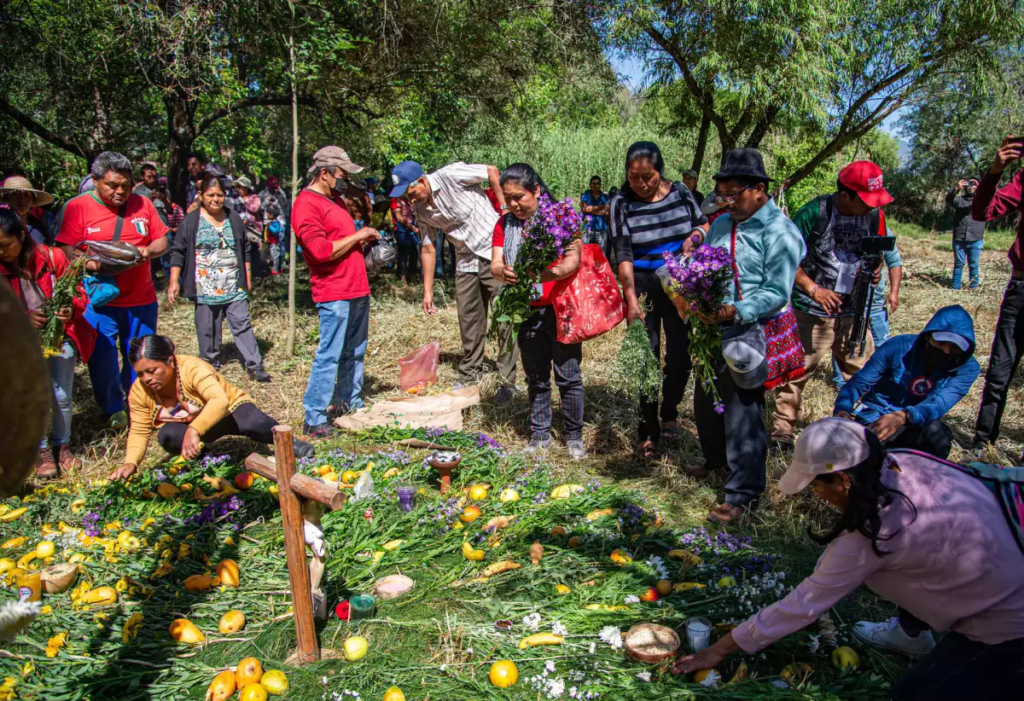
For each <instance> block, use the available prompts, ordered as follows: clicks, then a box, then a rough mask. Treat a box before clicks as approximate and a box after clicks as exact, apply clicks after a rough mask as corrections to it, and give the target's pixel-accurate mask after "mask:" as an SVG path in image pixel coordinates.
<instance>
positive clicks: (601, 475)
mask: <svg viewBox="0 0 1024 701" xmlns="http://www.w3.org/2000/svg"><path fill="white" fill-rule="evenodd" d="M894 228H895V229H896V231H897V234H898V236H899V237H900V249H901V251H902V255H903V261H904V271H905V273H904V286H903V293H902V298H901V305H900V308H899V310H898V311H897V313H896V314H895V315H894V316H893V318H892V326H893V333H894V334H899V333H916V332H918V331H919V330H920V329H921V328H922V327H923V326H924V325H925V323H926V322H927V321H928V319H929V318H930V317H931V316H932V314H934V312H935V311H936V310H937V309H939V308H940V307H942V306H945V305H949V304H961V305H963V306H964V307H965V308H966V309H967V310H968V311H969V312H970V313H971V315H972V316H973V317H974V320H975V327H976V331H977V336H978V359H979V361H980V362H981V364H982V368H983V370H984V368H985V366H986V365H987V360H988V353H989V348H990V344H991V338H992V331H993V329H994V328H995V323H996V319H997V316H998V311H999V303H1000V300H1001V297H1002V291H1003V289H1004V287H1005V283H1006V280H1007V279H1008V277H1009V270H1010V268H1009V264H1008V262H1007V260H1006V256H1005V253H1004V252H1005V250H1006V248H1007V246H1008V245H1009V242H1010V241H1011V240H1012V236H1011V235H1009V234H1007V233H992V234H990V236H989V239H988V241H987V244H988V245H987V246H986V250H985V251H984V252H983V254H982V268H983V278H984V283H983V285H982V287H981V288H980V289H978V290H974V291H959V292H957V291H953V290H951V289H950V288H949V283H950V276H951V267H952V254H951V252H950V250H951V249H950V244H949V235H948V234H946V233H934V232H927V231H924V230H922V229H920V228H918V227H914V226H911V225H899V224H897V225H895V227H894ZM299 274H300V285H299V294H298V298H299V304H298V334H297V343H296V353H295V356H294V357H287V356H286V354H285V352H284V348H285V339H286V334H287V288H286V280H285V279H284V278H276V279H272V280H268V281H267V282H265V283H264V284H263V285H262V286H260V288H259V289H258V290H257V291H256V293H255V295H254V300H253V303H252V314H253V323H254V326H255V328H256V335H257V337H258V339H259V342H260V345H261V348H262V350H263V352H264V358H265V364H266V368H267V370H268V371H269V372H271V373H272V375H273V378H274V381H273V383H271V384H256V383H254V382H252V381H250V380H249V378H248V377H247V376H246V374H245V372H244V370H243V368H242V367H241V365H240V364H239V363H238V362H237V355H236V353H235V351H234V346H233V344H232V343H231V341H230V334H229V332H227V331H225V352H226V354H227V357H229V358H231V359H232V362H231V363H230V364H228V365H227V366H226V368H225V371H224V372H225V375H226V376H227V377H228V379H229V380H230V381H232V382H234V383H237V384H238V385H240V386H243V387H245V388H246V389H247V390H248V391H249V392H250V393H251V394H252V395H253V396H254V397H255V399H256V401H257V403H258V404H259V406H260V407H261V408H263V409H264V410H265V411H267V413H269V414H271V415H273V416H274V417H276V418H277V419H278V420H280V421H282V422H288V423H291V424H292V425H293V426H295V427H300V426H301V425H302V415H303V412H302V396H303V393H304V392H305V389H306V381H307V377H308V373H309V368H310V363H311V361H312V357H313V354H314V351H315V349H316V343H317V322H316V311H315V308H314V306H313V304H312V300H311V298H310V295H309V288H308V284H306V283H305V282H302V281H301V279H302V277H303V275H304V274H305V269H304V268H303V267H300V269H299ZM372 286H373V301H372V305H371V319H370V332H369V345H368V350H367V355H366V386H365V397H366V398H367V400H368V401H373V400H375V399H381V398H386V397H391V396H395V395H396V394H398V393H399V368H398V363H397V361H398V359H399V358H400V357H402V356H403V355H405V354H407V353H408V352H410V351H411V350H413V349H415V348H418V347H420V346H422V345H424V344H426V343H428V342H429V341H431V340H433V339H438V340H440V342H441V348H442V357H441V365H440V368H439V373H438V384H437V389H436V390H435V391H442V390H443V389H446V388H448V387H450V386H452V385H453V384H454V383H455V382H456V375H455V362H456V361H457V359H458V357H459V355H460V341H459V334H458V321H457V317H456V309H455V303H454V299H453V295H452V290H451V289H449V288H448V287H447V286H445V285H443V284H442V285H440V286H439V288H438V291H437V306H438V308H439V310H440V312H439V313H438V314H437V315H436V316H435V317H432V318H427V317H425V316H424V315H423V314H422V312H421V310H420V304H419V302H420V295H421V292H420V288H419V287H416V286H412V285H399V284H397V283H396V280H395V278H394V277H393V276H392V275H382V276H379V277H377V278H376V279H375V280H374V281H373V283H372ZM161 297H162V295H161ZM161 303H162V304H164V302H163V301H162V302H161ZM159 330H160V332H161V333H163V334H167V335H169V336H171V337H172V338H174V340H175V341H176V343H177V344H178V346H179V349H180V350H181V352H184V353H195V352H196V350H197V347H196V340H195V331H194V327H193V323H192V308H191V305H189V304H188V303H179V304H177V305H176V306H174V307H171V308H168V307H166V306H163V307H162V308H161V313H160V322H159ZM622 337H623V328H622V327H621V326H620V328H618V329H616V330H615V331H613V332H612V333H609V334H607V335H606V336H604V337H602V338H599V339H596V340H594V341H590V342H588V343H586V344H585V346H584V354H583V355H584V358H583V373H584V378H585V384H586V429H585V433H584V439H585V442H586V446H587V449H588V451H589V453H590V457H589V458H588V459H587V460H585V461H583V462H580V463H572V462H570V461H569V460H568V459H567V457H566V454H565V450H564V447H561V446H560V445H559V446H558V447H556V449H555V450H554V451H553V452H552V454H551V456H550V459H551V462H552V463H553V464H554V465H555V466H556V469H558V470H559V471H561V472H563V473H565V476H566V477H570V476H573V475H575V476H577V477H578V478H580V479H582V478H584V477H586V478H594V477H596V478H598V479H601V480H615V481H617V482H620V483H623V484H625V485H626V486H628V487H635V488H637V489H641V490H642V491H644V492H645V493H646V494H647V495H648V496H649V497H650V498H651V499H652V500H653V501H654V502H655V503H656V504H658V506H659V507H661V508H662V509H663V510H664V511H665V512H666V513H667V514H668V515H669V516H670V518H672V519H673V520H675V521H677V522H679V523H681V524H684V525H686V524H699V523H701V522H702V520H703V516H704V514H705V513H706V512H707V510H708V509H709V508H712V507H713V506H715V505H716V504H717V503H719V495H718V493H717V490H718V489H719V488H720V486H721V484H722V482H723V481H724V477H723V476H722V475H716V476H714V477H712V478H711V479H710V480H709V481H707V482H696V481H694V480H691V479H689V478H687V477H685V476H683V475H682V473H681V472H680V469H679V467H680V465H682V464H685V463H687V462H691V461H700V460H701V456H700V449H699V444H698V442H697V437H696V428H695V425H694V422H693V413H692V394H691V393H689V392H688V393H687V396H686V398H685V399H684V401H683V404H682V406H681V407H680V410H681V422H682V425H683V429H684V430H683V431H682V436H681V439H680V441H679V444H678V446H677V447H676V448H674V449H673V450H671V451H670V452H668V453H667V454H666V455H665V456H664V457H663V458H662V459H661V460H660V461H659V462H657V463H655V464H647V463H644V462H642V461H640V460H638V459H636V458H635V457H634V456H633V453H632V447H633V436H632V434H631V429H630V419H631V416H632V409H631V407H630V406H629V405H628V403H627V402H626V401H625V399H624V398H623V395H622V394H621V393H620V392H619V391H617V390H616V389H615V388H614V386H613V385H612V384H611V383H612V375H613V368H614V361H615V357H616V354H617V352H618V348H619V345H620V343H621V340H622ZM830 377H831V367H830V366H828V367H826V366H825V365H824V364H823V366H822V367H819V368H818V370H817V372H816V373H815V374H814V376H813V377H812V379H811V381H810V383H809V384H808V388H807V392H806V393H805V397H806V407H805V411H806V420H807V421H812V420H814V419H817V418H820V417H823V416H827V415H830V414H831V408H832V404H833V401H834V397H835V389H834V388H833V386H832V384H831V381H830ZM982 385H983V380H982V379H980V378H979V380H978V382H977V383H975V385H974V387H973V388H972V390H971V393H970V395H969V396H968V397H967V398H966V399H964V401H962V402H961V403H960V404H958V405H957V406H956V407H955V408H954V409H953V411H952V412H951V413H950V415H949V417H948V421H949V424H950V425H951V427H952V428H953V430H954V433H955V434H956V437H957V439H958V441H960V443H961V445H963V446H965V447H966V446H969V444H970V438H971V435H972V432H973V425H974V419H975V416H976V413H977V409H978V404H979V400H980V395H981V390H982ZM494 387H495V380H494V379H493V376H491V379H487V380H485V381H484V387H483V390H484V396H485V397H489V396H490V394H491V393H492V392H493V390H494ZM520 389H522V379H521V374H520ZM75 397H76V412H75V423H74V440H75V444H76V449H77V450H79V451H80V452H81V453H82V457H83V458H84V459H85V468H84V471H83V473H82V474H80V475H73V476H71V477H72V479H82V478H85V479H88V478H92V477H98V476H101V475H102V476H105V475H106V474H107V473H108V472H109V471H110V470H111V469H112V468H113V467H115V466H116V465H118V464H119V462H120V460H121V458H122V456H123V449H124V440H123V436H121V435H117V434H115V433H114V432H113V431H110V430H109V429H105V428H104V427H103V423H102V418H101V416H100V415H99V412H98V409H97V408H96V406H95V404H94V403H93V401H92V394H91V389H90V387H89V382H88V376H87V373H85V372H84V371H80V372H79V378H78V381H77V385H76V388H75ZM1022 402H1024V388H1022V384H1021V381H1020V380H1019V379H1018V380H1017V381H1016V382H1014V384H1013V387H1012V390H1011V394H1010V398H1009V402H1008V405H1007V411H1006V415H1005V418H1004V422H1003V436H1004V438H1003V440H1002V441H1001V442H1000V444H999V446H998V449H997V450H996V451H993V452H992V454H991V455H990V459H991V460H993V461H1000V462H1003V463H1006V464H1009V462H1010V461H1011V460H1015V459H1016V458H1017V457H1018V456H1019V455H1020V450H1021V444H1022V443H1024V430H1022V427H1021V422H1020V419H1021V407H1022ZM771 411H772V403H771V400H769V413H770V412H771ZM527 412H528V404H527V401H526V398H525V392H524V391H520V392H519V393H518V394H517V396H516V399H515V400H514V401H513V402H511V403H509V404H507V405H504V406H495V405H493V404H491V403H489V402H485V403H483V404H481V405H479V406H477V407H474V408H473V409H472V410H470V411H469V412H468V415H467V427H468V428H469V429H473V430H479V431H483V432H486V433H488V434H490V435H492V436H494V437H496V438H497V439H498V440H500V441H501V442H502V443H503V444H505V445H507V446H509V447H511V448H518V447H521V446H523V445H525V443H526V440H527ZM769 421H770V416H769ZM555 422H556V426H555V428H556V432H557V430H558V426H559V419H558V416H557V412H556V419H555ZM225 443H227V446H226V447H227V448H228V449H232V448H233V449H235V450H236V451H237V452H239V453H240V454H244V452H245V451H246V450H248V448H249V447H248V446H245V445H241V444H238V443H235V442H227V441H226V442H225ZM339 443H343V444H344V443H349V441H345V440H344V439H342V440H341V441H339ZM963 456H964V453H963V451H962V450H961V449H959V448H955V449H954V455H953V457H954V458H959V457H963ZM157 458H159V459H163V456H162V455H160V450H159V448H158V447H157V446H156V445H155V442H154V444H153V446H152V448H151V451H150V459H157ZM784 469H785V466H784V465H783V464H781V463H780V462H773V463H772V464H770V465H769V473H770V477H771V478H772V479H770V487H769V492H768V494H767V495H766V497H765V499H764V502H763V504H762V508H761V509H760V510H759V511H758V512H756V514H755V516H754V517H753V518H752V519H749V520H748V522H747V523H746V524H744V525H743V527H742V529H743V530H744V531H745V532H746V533H747V534H749V535H751V536H752V537H753V538H754V539H755V543H759V544H760V546H761V547H763V548H765V549H770V550H774V551H776V552H783V553H784V554H785V555H786V563H785V564H786V566H787V567H791V568H793V569H794V570H795V571H796V572H797V573H800V572H801V571H806V569H807V568H809V567H810V566H812V565H813V562H814V559H815V558H816V557H817V555H818V554H819V553H820V548H819V547H818V546H815V545H813V544H811V543H810V541H809V540H807V539H806V537H805V536H804V532H805V531H806V528H807V525H808V524H809V523H810V524H818V525H820V524H821V523H823V522H824V519H826V518H827V511H826V510H825V509H824V508H823V507H821V506H820V505H819V504H817V503H815V502H814V501H813V500H812V499H811V498H810V497H799V498H796V499H785V498H782V497H781V495H779V494H778V493H777V492H776V491H775V489H774V483H775V480H776V479H777V478H778V477H779V476H780V475H781V473H782V472H783V471H784ZM876 605H877V604H876V602H875V600H874V599H873V598H871V597H859V598H858V599H857V600H855V601H854V602H853V603H852V604H851V606H854V607H856V612H857V613H858V614H859V613H863V612H864V610H863V608H862V607H863V606H867V607H868V608H871V609H873V608H874V607H875V606H876Z"/></svg>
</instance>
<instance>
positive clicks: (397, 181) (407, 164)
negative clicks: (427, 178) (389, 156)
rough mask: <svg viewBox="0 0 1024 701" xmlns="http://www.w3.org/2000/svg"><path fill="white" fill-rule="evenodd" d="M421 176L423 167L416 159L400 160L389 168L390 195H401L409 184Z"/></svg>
mask: <svg viewBox="0 0 1024 701" xmlns="http://www.w3.org/2000/svg"><path fill="white" fill-rule="evenodd" d="M422 177H423V168H422V166H420V164H419V163H417V162H416V161H402V162H401V163H399V164H398V165H396V166H395V167H394V168H392V169H391V184H392V185H394V187H393V188H391V197H401V196H402V195H404V194H405V191H406V190H408V189H409V186H410V185H412V184H413V183H414V182H416V181H417V180H419V179H420V178H422Z"/></svg>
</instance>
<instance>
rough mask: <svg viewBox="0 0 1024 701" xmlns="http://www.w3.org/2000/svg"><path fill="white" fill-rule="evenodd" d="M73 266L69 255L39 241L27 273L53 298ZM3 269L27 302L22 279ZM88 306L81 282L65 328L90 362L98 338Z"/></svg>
mask: <svg viewBox="0 0 1024 701" xmlns="http://www.w3.org/2000/svg"><path fill="white" fill-rule="evenodd" d="M51 261H52V265H51ZM70 265H71V264H70V263H69V262H68V257H67V256H66V255H64V251H62V250H60V249H59V248H50V247H49V246H40V245H38V244H37V245H36V247H35V254H34V255H33V256H32V258H31V259H30V260H29V261H28V268H29V270H28V272H29V274H30V275H31V276H32V277H33V279H34V280H35V281H36V284H37V285H39V289H40V290H41V291H42V293H43V294H44V295H46V297H47V298H50V297H52V296H53V284H54V282H56V280H57V278H59V277H60V276H61V275H63V274H64V271H65V270H67V269H68V268H69V267H70ZM0 270H2V271H3V274H4V276H5V277H6V278H7V281H8V282H9V283H11V288H12V289H13V290H14V294H15V295H17V296H18V299H19V300H21V301H22V302H24V298H23V297H22V294H21V278H20V277H19V276H17V275H12V274H11V272H10V271H9V270H8V268H7V266H6V265H2V264H0ZM88 305H89V298H88V297H87V296H86V294H85V288H84V287H83V286H82V285H81V283H79V285H78V294H76V295H75V299H74V302H73V303H72V306H71V321H69V322H68V323H67V324H66V325H65V326H64V331H65V332H66V333H67V335H68V339H69V340H70V341H71V345H73V346H74V347H75V351H76V352H77V353H78V357H79V358H81V359H82V361H83V362H86V361H88V360H89V357H90V356H91V355H92V351H93V349H94V348H95V347H96V337H97V332H96V329H94V328H93V327H92V325H91V324H89V322H88V321H86V320H85V308H86V307H87V306H88Z"/></svg>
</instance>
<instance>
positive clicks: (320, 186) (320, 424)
mask: <svg viewBox="0 0 1024 701" xmlns="http://www.w3.org/2000/svg"><path fill="white" fill-rule="evenodd" d="M362 170H363V168H362V166H358V165H356V164H355V163H353V162H352V161H351V159H349V157H348V154H347V153H345V151H344V149H341V148H339V147H337V146H324V147H323V148H322V149H320V150H319V151H317V152H316V153H315V154H313V165H312V166H311V167H310V169H309V173H310V175H311V176H312V181H311V182H310V184H309V186H308V187H306V188H305V189H304V190H303V191H302V192H300V193H299V196H298V197H296V198H295V203H294V204H293V206H292V216H291V224H292V231H293V232H295V235H296V236H297V237H298V241H299V243H300V244H301V245H302V256H303V258H305V260H306V266H307V267H308V268H309V282H310V287H311V289H312V292H313V301H314V302H315V303H316V308H317V311H318V313H319V316H320V345H319V346H317V349H316V356H315V357H314V358H313V367H312V368H310V371H309V386H308V387H307V388H306V394H305V396H304V397H303V398H302V408H303V410H304V411H305V414H306V416H305V425H304V432H305V433H306V435H308V436H310V437H311V438H328V437H330V436H331V435H333V434H334V429H333V428H332V426H331V424H330V423H329V421H328V419H329V417H328V415H327V412H328V408H329V407H330V406H331V404H333V405H334V410H335V411H336V412H345V411H353V410H355V409H358V408H359V407H361V406H362V405H363V399H362V396H361V395H362V391H363V357H364V356H365V355H366V337H367V332H368V331H369V326H370V283H369V281H368V280H367V279H366V262H365V260H364V259H363V245H364V243H366V242H372V241H377V240H378V239H380V234H379V233H378V232H377V230H376V229H371V228H369V227H363V228H361V229H359V231H356V227H355V223H354V222H353V220H352V217H351V216H350V215H349V213H348V210H347V209H346V208H345V205H344V199H343V196H342V192H343V191H344V190H345V180H346V179H347V178H348V176H349V175H351V174H354V173H358V172H360V171H362Z"/></svg>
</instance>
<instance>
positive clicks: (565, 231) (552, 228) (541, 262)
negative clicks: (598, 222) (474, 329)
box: [490, 194, 582, 346]
mask: <svg viewBox="0 0 1024 701" xmlns="http://www.w3.org/2000/svg"><path fill="white" fill-rule="evenodd" d="M581 228H582V227H581V219H580V215H579V213H578V212H577V211H576V209H575V207H573V202H572V200H571V199H566V200H563V201H561V202H555V201H554V200H552V199H551V197H550V196H548V195H547V194H544V195H541V196H540V198H539V200H538V206H537V211H536V212H534V214H533V216H532V217H530V218H529V219H528V220H526V221H525V222H523V241H522V243H521V244H520V245H519V252H518V253H517V254H516V261H515V263H514V264H513V266H512V269H513V270H514V271H515V274H516V277H517V278H519V281H518V282H517V283H515V284H514V285H505V286H504V287H502V288H501V293H500V294H499V295H498V298H497V299H496V300H495V301H494V310H493V312H492V317H493V320H494V322H495V323H493V324H492V325H491V330H490V335H491V336H492V337H497V336H498V328H499V325H501V324H511V325H512V333H511V334H510V335H509V340H508V344H509V346H511V345H512V343H513V342H514V340H515V338H516V336H518V335H519V327H520V326H522V325H523V322H524V321H526V319H527V318H529V316H530V314H532V313H533V310H532V309H531V308H530V302H532V301H534V300H535V299H537V297H536V293H535V290H536V287H537V285H536V283H537V279H538V278H539V277H540V274H541V273H542V272H543V271H544V269H545V268H547V267H548V266H550V265H551V264H552V263H555V262H557V261H558V260H560V259H562V258H563V257H564V256H565V254H566V252H567V251H568V250H569V247H570V246H571V245H572V243H573V242H574V241H575V240H576V239H578V238H580V236H581V235H582V231H581Z"/></svg>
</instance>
